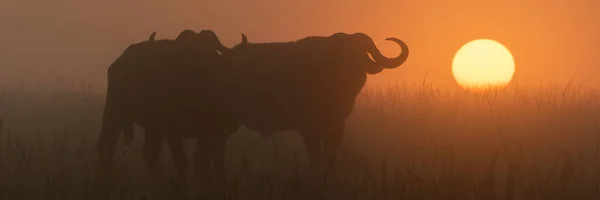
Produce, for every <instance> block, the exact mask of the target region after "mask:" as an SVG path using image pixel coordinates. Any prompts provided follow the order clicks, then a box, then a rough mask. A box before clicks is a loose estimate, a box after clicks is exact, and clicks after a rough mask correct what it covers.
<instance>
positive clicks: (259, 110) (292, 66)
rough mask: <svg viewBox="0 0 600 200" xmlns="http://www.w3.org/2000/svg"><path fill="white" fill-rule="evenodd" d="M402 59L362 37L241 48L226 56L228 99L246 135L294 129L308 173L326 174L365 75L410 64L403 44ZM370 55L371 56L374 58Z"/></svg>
mask: <svg viewBox="0 0 600 200" xmlns="http://www.w3.org/2000/svg"><path fill="white" fill-rule="evenodd" d="M386 40H390V41H393V42H395V43H397V44H398V45H400V47H401V48H402V52H401V54H400V55H399V56H397V57H396V58H386V57H385V56H383V55H382V54H381V52H380V51H379V50H378V49H377V47H376V46H375V44H374V43H373V40H372V39H371V38H370V37H369V36H368V35H366V34H364V33H354V34H347V33H335V34H332V35H330V36H310V37H306V38H303V39H299V40H297V41H292V42H275V43H249V42H248V41H247V38H246V37H245V36H244V37H243V42H242V43H240V44H238V45H236V46H234V47H233V48H231V49H230V51H228V52H227V53H225V54H223V56H224V57H225V58H226V60H227V62H229V63H230V65H231V68H229V69H228V71H227V74H228V76H229V78H228V80H229V81H227V82H226V83H225V85H226V86H225V87H226V88H227V89H226V91H227V92H228V93H231V94H233V95H235V97H234V98H232V100H233V101H235V102H229V103H230V105H231V107H232V108H233V110H235V112H236V113H237V114H236V115H237V116H238V117H239V118H240V120H241V121H242V123H243V125H245V126H246V127H247V128H249V129H252V130H255V131H258V132H259V133H261V134H262V135H263V136H269V135H271V134H273V133H274V132H278V131H284V130H292V129H296V130H298V131H299V132H300V134H301V135H302V137H303V138H304V140H305V145H306V148H307V150H308V153H309V160H310V165H311V168H312V169H313V170H316V171H317V172H326V171H328V170H329V169H331V167H332V166H333V164H334V163H335V162H336V159H337V153H338V149H339V147H340V143H341V141H342V138H343V134H344V131H345V130H344V129H345V122H346V119H347V118H348V116H349V114H350V112H351V110H352V108H353V105H354V102H355V99H356V96H357V95H358V94H359V92H360V91H361V89H362V88H363V87H364V84H365V82H366V80H367V74H377V73H379V72H381V71H382V70H383V69H393V68H396V67H398V66H400V65H401V64H403V63H404V62H405V61H406V60H407V58H408V53H409V49H408V46H407V45H406V44H405V43H404V42H403V41H402V40H400V39H397V38H387V39H386ZM369 55H370V56H369Z"/></svg>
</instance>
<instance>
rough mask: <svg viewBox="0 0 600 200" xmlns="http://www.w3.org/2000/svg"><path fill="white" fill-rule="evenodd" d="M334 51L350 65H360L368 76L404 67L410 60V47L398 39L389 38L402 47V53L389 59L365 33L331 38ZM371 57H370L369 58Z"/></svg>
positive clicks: (332, 36) (338, 34) (337, 34)
mask: <svg viewBox="0 0 600 200" xmlns="http://www.w3.org/2000/svg"><path fill="white" fill-rule="evenodd" d="M329 39H330V41H331V42H333V44H332V45H333V46H334V49H333V50H334V51H336V52H337V53H336V54H337V55H340V57H341V58H342V59H344V60H345V61H346V62H348V64H349V65H358V67H360V68H362V70H364V71H365V72H366V73H368V74H377V73H379V72H381V71H383V69H393V68H396V67H398V66H400V65H402V64H403V63H404V62H405V61H406V59H407V58H408V52H409V50H408V46H407V45H406V43H404V42H403V41H402V40H400V39H397V38H387V39H386V40H389V41H393V42H395V43H397V44H398V45H400V47H401V48H402V53H401V54H400V55H398V56H397V57H395V58H387V57H385V56H383V54H381V52H380V51H379V49H377V46H375V43H373V40H372V39H371V37H369V36H368V35H366V34H364V33H355V34H346V33H336V34H333V35H331V36H330V37H329ZM369 55H370V57H369Z"/></svg>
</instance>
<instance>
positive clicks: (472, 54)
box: [452, 39, 515, 89]
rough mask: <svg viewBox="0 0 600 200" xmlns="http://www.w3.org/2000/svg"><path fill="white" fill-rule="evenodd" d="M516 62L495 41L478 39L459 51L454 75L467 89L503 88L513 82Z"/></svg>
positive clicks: (456, 56)
mask: <svg viewBox="0 0 600 200" xmlns="http://www.w3.org/2000/svg"><path fill="white" fill-rule="evenodd" d="M514 73H515V62H514V59H513V56H512V55H511V53H510V51H509V50H508V49H507V48H506V47H504V45H502V44H500V43H499V42H497V41H495V40H490V39H478V40H473V41H470V42H468V43H467V44H465V45H463V46H462V47H460V49H458V51H457V52H456V55H454V59H453V61H452V74H453V75H454V79H455V80H456V82H457V83H458V84H459V85H460V86H461V87H463V88H465V89H478V88H485V87H490V86H491V87H504V86H506V85H508V83H509V82H510V81H511V80H512V77H513V74H514Z"/></svg>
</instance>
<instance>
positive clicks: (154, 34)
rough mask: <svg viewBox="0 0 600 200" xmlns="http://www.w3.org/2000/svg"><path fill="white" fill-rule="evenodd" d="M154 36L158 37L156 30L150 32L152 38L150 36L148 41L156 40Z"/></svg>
mask: <svg viewBox="0 0 600 200" xmlns="http://www.w3.org/2000/svg"><path fill="white" fill-rule="evenodd" d="M154 37H156V31H154V32H152V34H150V38H148V41H150V42H154Z"/></svg>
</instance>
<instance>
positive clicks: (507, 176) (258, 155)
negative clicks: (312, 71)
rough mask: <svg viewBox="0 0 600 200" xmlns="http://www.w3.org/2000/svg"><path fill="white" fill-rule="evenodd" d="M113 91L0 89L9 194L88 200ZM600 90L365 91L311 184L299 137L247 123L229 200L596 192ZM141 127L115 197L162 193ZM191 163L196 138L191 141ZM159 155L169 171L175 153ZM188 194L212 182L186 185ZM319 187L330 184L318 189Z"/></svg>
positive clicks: (72, 86)
mask: <svg viewBox="0 0 600 200" xmlns="http://www.w3.org/2000/svg"><path fill="white" fill-rule="evenodd" d="M103 87H104V86H95V85H90V84H87V83H85V82H84V81H77V80H67V79H56V80H52V81H50V82H49V83H42V84H40V85H39V86H38V85H26V84H21V85H16V86H11V87H5V88H0V89H1V91H0V93H3V94H4V95H3V97H0V117H1V118H3V119H4V122H5V123H4V127H3V130H2V131H1V132H0V199H89V198H91V197H93V196H97V193H96V190H95V187H94V183H95V181H94V177H95V176H94V175H95V165H96V155H95V153H96V152H95V147H94V145H95V139H96V138H97V136H98V134H99V130H100V119H101V114H102V108H103V101H104V97H103V93H102V91H103ZM599 100H600V96H596V94H595V93H593V92H588V91H584V90H583V89H581V88H579V87H575V86H574V85H570V84H569V85H563V86H556V85H549V86H522V85H521V86H518V85H517V86H511V87H510V88H506V89H489V90H488V91H486V92H467V91H461V90H457V91H449V90H444V89H438V88H436V87H434V86H432V85H430V84H426V83H416V84H406V83H398V84H391V85H389V86H387V87H381V88H368V89H365V90H363V93H362V94H361V95H360V96H359V98H358V100H357V103H356V106H355V110H354V112H353V114H352V116H351V117H350V119H349V120H348V122H347V132H346V135H345V138H344V144H343V147H342V151H341V152H340V162H339V164H338V168H339V174H338V176H336V177H330V179H328V180H329V181H327V182H326V183H324V185H320V184H318V183H317V182H315V181H314V180H313V179H310V178H307V177H309V176H306V175H305V174H304V173H305V171H306V170H305V169H306V166H307V158H306V153H305V149H304V146H303V141H302V138H301V137H300V136H299V135H298V134H297V133H296V132H295V131H289V132H284V133H278V134H276V135H275V136H273V137H270V138H262V137H261V136H260V135H259V134H258V133H255V132H253V131H250V130H247V129H244V128H240V130H239V131H238V132H236V133H235V134H233V135H232V136H231V138H230V140H229V141H228V144H227V147H226V167H227V173H228V181H227V183H226V184H224V185H219V187H218V188H219V189H220V190H222V191H224V193H225V194H227V197H228V198H229V199H314V198H315V197H318V196H320V197H325V198H326V199H600V190H599V189H600V185H599V184H600V145H599V141H600V128H599V127H598V126H599V125H600V123H599V122H600V102H599ZM142 133H143V130H142V129H141V128H139V127H136V138H135V142H134V145H133V146H132V147H123V146H122V145H120V146H119V147H118V148H119V149H118V151H117V158H116V165H117V167H116V168H117V171H115V174H114V175H115V177H116V178H117V182H116V183H115V184H114V189H113V190H112V191H111V193H110V197H111V199H165V198H166V197H167V196H168V195H169V192H170V190H171V187H170V186H171V185H172V184H171V183H170V182H169V181H168V179H167V178H164V177H163V179H161V178H155V177H150V176H149V175H148V172H147V171H146V165H145V163H144V161H143V159H142V152H141V148H142V141H143V137H144V135H143V134H142ZM186 145H187V146H186V147H187V148H188V153H189V154H188V157H190V156H191V151H192V150H193V141H188V143H186ZM161 161H162V163H163V164H164V165H165V166H166V167H167V168H168V169H170V170H172V160H171V156H170V153H169V151H168V148H164V149H163V152H162V156H161ZM189 187H190V188H192V189H191V190H190V193H192V194H193V193H202V191H207V190H211V188H214V187H216V185H215V184H211V183H198V184H193V185H191V186H189ZM318 188H321V189H318Z"/></svg>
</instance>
